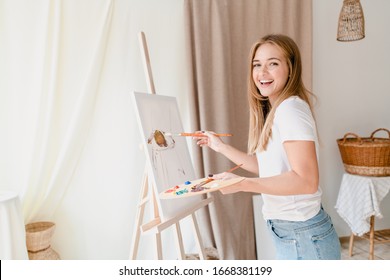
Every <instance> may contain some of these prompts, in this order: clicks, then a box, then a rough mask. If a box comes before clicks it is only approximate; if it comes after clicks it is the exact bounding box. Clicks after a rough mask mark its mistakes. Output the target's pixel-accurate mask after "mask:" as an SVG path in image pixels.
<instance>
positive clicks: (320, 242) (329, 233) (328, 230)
mask: <svg viewBox="0 0 390 280" xmlns="http://www.w3.org/2000/svg"><path fill="white" fill-rule="evenodd" d="M321 229H323V230H324V231H323V232H322V233H319V234H316V235H313V236H312V238H311V240H312V242H313V245H314V247H315V249H316V254H317V257H318V259H322V260H338V259H340V258H341V248H340V241H339V238H338V235H337V233H336V230H335V229H334V227H333V224H332V222H331V221H329V223H326V224H323V225H322V226H321Z"/></svg>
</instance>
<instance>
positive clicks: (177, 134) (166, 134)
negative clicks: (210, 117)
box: [164, 132, 233, 137]
mask: <svg viewBox="0 0 390 280" xmlns="http://www.w3.org/2000/svg"><path fill="white" fill-rule="evenodd" d="M164 135H165V136H192V137H207V135H204V134H203V133H191V132H182V133H176V134H175V133H170V132H166V133H164ZM213 135H215V136H218V137H223V136H233V135H232V134H230V133H214V134H213Z"/></svg>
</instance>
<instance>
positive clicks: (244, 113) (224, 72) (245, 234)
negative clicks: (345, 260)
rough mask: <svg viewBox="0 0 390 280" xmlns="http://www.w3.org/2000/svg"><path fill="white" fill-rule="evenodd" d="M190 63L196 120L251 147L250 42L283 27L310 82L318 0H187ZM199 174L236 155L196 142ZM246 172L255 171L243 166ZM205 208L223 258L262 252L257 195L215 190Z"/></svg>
mask: <svg viewBox="0 0 390 280" xmlns="http://www.w3.org/2000/svg"><path fill="white" fill-rule="evenodd" d="M184 15H185V17H184V18H185V28H186V44H187V49H188V53H187V64H188V68H189V70H188V72H189V80H190V86H189V88H190V101H191V106H192V107H191V110H192V111H191V117H192V119H191V125H192V127H194V128H195V129H201V130H211V131H215V132H221V133H224V132H228V133H232V134H233V137H229V138H228V139H224V140H225V141H226V142H227V143H229V144H231V145H233V146H235V147H237V148H239V149H241V150H244V151H245V150H246V144H247V135H248V124H249V120H248V117H249V113H248V112H249V110H248V104H247V96H246V89H247V87H246V83H247V66H248V63H249V62H248V55H249V50H250V47H251V45H252V44H253V43H254V42H255V41H256V40H258V39H259V38H261V37H262V36H264V35H266V34H268V33H283V34H286V35H289V36H290V37H292V38H293V39H294V40H295V41H296V43H297V44H298V46H299V47H300V50H301V54H302V60H303V61H302V63H303V77H304V82H305V85H306V87H307V88H308V89H311V71H312V65H311V63H312V43H311V42H312V2H311V0H303V1H302V0H290V1H284V0H273V1H270V0H245V1H235V0H202V1H197V0H185V1H184ZM193 154H194V162H195V163H194V164H195V170H196V171H197V172H198V176H200V177H203V176H205V175H207V174H210V173H217V172H223V171H225V170H227V169H229V167H231V163H229V162H228V160H227V159H225V158H224V157H223V156H222V155H219V154H216V153H215V152H213V151H211V150H209V149H199V148H197V149H195V150H194V151H193ZM237 173H238V174H241V175H247V176H248V175H249V176H251V175H250V174H247V173H243V172H242V173H240V172H237ZM213 196H214V198H215V202H214V203H213V204H211V205H210V206H209V208H208V211H205V212H203V215H205V218H204V219H202V220H204V221H208V222H207V223H204V224H203V227H205V228H207V230H208V231H209V232H210V235H209V237H208V238H206V240H205V242H206V243H207V244H212V245H214V246H216V247H217V249H218V253H219V256H220V258H221V259H255V258H256V252H255V247H256V246H255V237H254V221H253V217H254V216H253V207H252V195H251V194H245V193H237V194H234V195H226V196H222V195H220V194H213Z"/></svg>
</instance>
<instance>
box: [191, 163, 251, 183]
mask: <svg viewBox="0 0 390 280" xmlns="http://www.w3.org/2000/svg"><path fill="white" fill-rule="evenodd" d="M242 165H243V163H241V164H238V165H236V166H234V167H233V168H230V169H229V170H228V171H225V172H232V171H234V170H236V169H238V168H240V167H241V166H242ZM210 176H211V175H209V177H210ZM211 181H214V179H213V178H207V179H206V180H205V181H203V182H201V183H199V184H198V185H196V186H193V187H192V188H193V189H196V188H199V187H201V186H204V185H206V184H208V183H210V182H211Z"/></svg>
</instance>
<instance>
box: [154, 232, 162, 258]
mask: <svg viewBox="0 0 390 280" xmlns="http://www.w3.org/2000/svg"><path fill="white" fill-rule="evenodd" d="M155 238H156V239H155V242H156V249H157V252H156V253H157V256H156V259H158V260H162V259H163V254H162V242H161V233H159V232H157V233H156V236H155Z"/></svg>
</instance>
